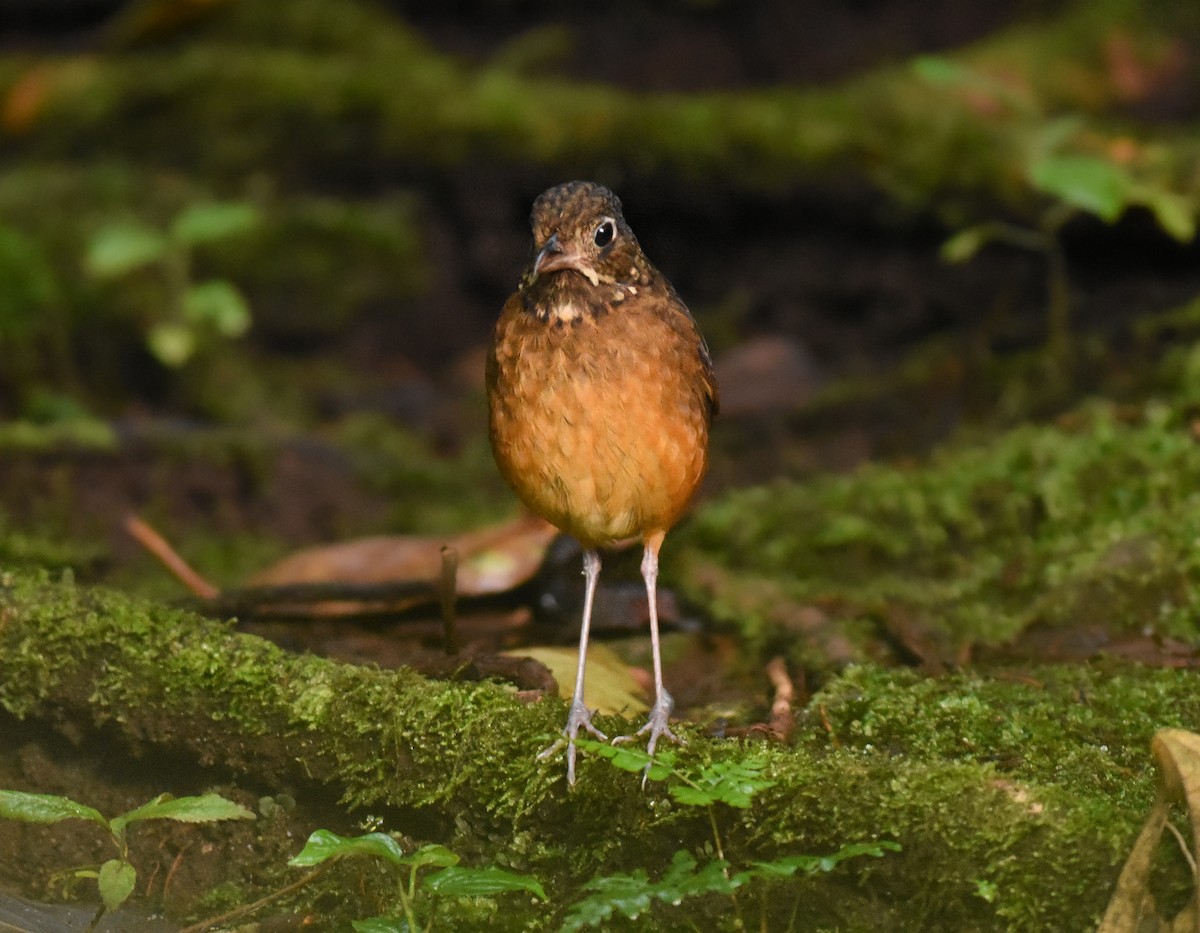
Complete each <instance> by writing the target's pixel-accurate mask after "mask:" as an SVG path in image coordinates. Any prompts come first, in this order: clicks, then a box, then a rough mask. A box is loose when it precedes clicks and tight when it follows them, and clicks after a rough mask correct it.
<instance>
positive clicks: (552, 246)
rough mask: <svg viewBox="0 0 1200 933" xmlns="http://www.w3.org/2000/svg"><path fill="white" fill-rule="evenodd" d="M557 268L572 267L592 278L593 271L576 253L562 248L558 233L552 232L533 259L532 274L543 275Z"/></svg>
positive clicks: (535, 275)
mask: <svg viewBox="0 0 1200 933" xmlns="http://www.w3.org/2000/svg"><path fill="white" fill-rule="evenodd" d="M559 269H574V270H575V271H576V272H579V273H580V274H582V275H584V276H585V277H587V278H589V279H590V278H592V276H594V275H595V273H594V272H593V271H592V268H591V266H589V265H588V264H587V263H586V262H585V261H584V259H583V257H582V256H580V255H579V254H578V253H575V252H572V251H570V250H565V249H563V245H562V243H560V242H559V239H558V234H557V233H556V234H554V235H553V236H551V237H550V239H548V240H547V241H546V245H545V246H543V247H542V250H541V252H540V253H538V254H537V258H536V259H534V260H533V276H534V278H537V277H538V276H539V275H544V274H546V273H547V272H557V271H558V270H559Z"/></svg>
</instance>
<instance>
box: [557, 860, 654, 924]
mask: <svg viewBox="0 0 1200 933" xmlns="http://www.w3.org/2000/svg"><path fill="white" fill-rule="evenodd" d="M584 890H587V891H590V892H591V893H590V894H589V895H588V896H587V897H585V898H583V899H582V900H580V901H576V902H575V903H574V904H573V905H572V906H571V910H570V911H569V912H568V913H567V916H566V918H565V919H564V920H563V925H562V931H563V933H576V931H578V930H583V929H586V928H587V927H599V926H602V925H604V924H605V923H606V922H607V921H608V920H609V918H611V917H612V916H613V915H614V914H619V915H620V916H622V917H626V918H628V919H629V920H636V919H637V918H638V917H640V916H641V915H642V914H643V913H645V912H646V911H647V910H648V909H649V908H650V905H651V903H653V893H654V885H653V884H652V883H651V882H650V876H649V875H647V874H646V872H645V870H644V869H641V868H638V869H636V870H635V871H634V872H633V873H632V874H628V875H626V874H618V875H606V876H603V877H600V878H593V879H592V880H591V881H589V882H588V883H587V885H585V887H584Z"/></svg>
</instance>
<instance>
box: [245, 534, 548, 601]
mask: <svg viewBox="0 0 1200 933" xmlns="http://www.w3.org/2000/svg"><path fill="white" fill-rule="evenodd" d="M557 534H558V531H557V530H556V529H555V528H554V526H553V525H550V524H549V523H548V522H545V521H543V520H542V519H540V518H537V517H536V516H533V515H525V516H523V517H521V518H518V519H516V520H514V521H511V522H506V523H504V524H503V525H492V526H489V527H487V528H480V529H477V530H475V531H468V532H465V533H463V534H460V535H453V536H450V537H437V538H417V537H407V536H377V537H372V538H360V539H357V540H354V541H345V542H342V543H339V544H330V545H322V546H320V547H312V548H306V549H305V550H303V551H297V552H296V553H295V554H291V555H289V556H288V557H285V558H283V559H282V560H280V561H278V562H277V563H275V564H272V565H271V566H270V567H267V568H265V569H263V570H261V571H259V572H258V573H256V574H254V576H252V577H251V578H250V579H249V580H248V581H247V589H248V590H250V591H253V590H254V589H258V588H262V587H272V588H273V587H303V586H319V585H323V584H331V585H345V586H347V587H351V586H368V587H369V586H370V585H372V584H379V585H381V586H382V585H392V584H404V583H418V584H428V589H427V590H426V591H425V592H424V593H423V594H421V593H414V594H413V595H409V596H401V595H394V596H389V597H386V598H385V599H382V600H381V599H373V598H369V597H368V596H366V595H364V600H367V601H364V600H359V599H349V598H347V599H321V600H317V601H313V602H302V601H301V600H299V599H295V600H294V601H290V600H285V601H280V600H275V601H272V600H270V599H268V600H266V602H265V603H264V604H262V605H260V606H259V607H258V608H259V609H261V610H263V611H270V612H283V611H286V612H289V613H295V614H301V615H320V616H329V615H349V614H353V613H357V612H363V611H367V610H370V611H375V612H379V611H384V610H386V611H399V610H401V609H405V608H409V607H411V606H414V605H417V604H420V603H422V602H428V601H431V600H432V599H435V598H436V596H434V595H433V594H436V593H437V591H438V589H437V588H438V584H439V580H440V577H441V573H442V549H443V548H453V549H454V551H455V552H456V553H457V556H458V582H457V593H458V595H459V596H468V597H470V596H487V595H491V594H495V593H503V592H506V591H508V590H511V589H513V588H514V587H517V586H520V585H521V584H522V583H524V582H526V581H527V580H529V579H530V578H531V577H532V576H533V575H534V574H535V573H536V572H537V570H538V568H539V567H540V566H541V563H542V559H543V558H544V557H545V553H546V548H547V547H548V546H549V544H550V542H551V541H552V540H554V537H555V536H556V535H557Z"/></svg>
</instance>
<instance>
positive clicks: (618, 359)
mask: <svg viewBox="0 0 1200 933" xmlns="http://www.w3.org/2000/svg"><path fill="white" fill-rule="evenodd" d="M637 297H638V296H636V294H634V295H629V294H625V296H624V297H623V298H622V300H621V301H619V302H614V303H612V304H610V305H609V306H608V307H607V308H606V310H605V311H604V312H602V313H598V314H597V313H590V312H589V311H588V309H587V307H586V306H584V307H580V306H579V302H578V301H576V300H574V299H572V298H570V297H567V298H564V299H561V300H560V301H558V302H557V303H554V304H545V305H543V306H542V308H543V311H544V313H540V314H539V313H529V312H528V310H526V309H525V308H524V307H523V306H522V305H521V304H520V303H519V302H515V301H510V303H509V305H508V306H506V309H505V313H504V314H502V315H501V318H500V321H499V322H498V324H497V329H496V335H495V342H494V345H493V351H492V355H491V359H490V360H489V367H488V370H489V371H488V394H489V412H490V427H491V438H492V445H493V448H494V450H495V453H496V459H497V462H498V464H499V465H500V468H501V471H502V472H503V473H504V475H505V477H506V478H507V479H508V481H509V483H510V484H511V485H512V486H513V488H514V489H515V490H516V492H517V494H518V495H519V496H520V497H521V499H522V500H523V501H524V502H525V503H526V504H527V505H528V506H529V507H530V508H531V509H533V510H534V511H535V512H537V513H539V514H541V515H542V516H544V517H545V518H547V519H549V520H550V521H551V522H553V523H554V524H555V525H557V526H558V527H560V528H562V529H564V530H565V531H567V532H569V533H571V534H574V535H575V536H576V537H578V538H580V539H581V540H582V541H584V542H585V543H587V544H600V543H605V542H611V541H614V540H619V539H621V538H625V537H630V536H633V535H645V534H648V533H651V532H653V531H658V530H664V531H665V530H666V529H667V528H669V527H670V525H671V524H673V523H674V521H675V520H676V519H677V518H678V516H679V513H680V512H681V511H682V510H683V508H684V507H685V506H686V504H687V502H688V500H689V499H690V497H691V495H692V493H693V491H694V490H695V488H696V486H697V485H698V484H699V482H700V479H701V477H702V476H703V473H704V467H705V460H706V448H707V438H708V410H707V399H706V396H705V391H704V385H703V383H702V380H700V378H699V376H698V374H697V372H696V370H697V368H698V367H699V362H698V340H699V338H698V336H695V337H694V339H693V340H689V339H688V331H687V330H686V329H680V328H678V327H675V326H672V324H671V322H670V321H669V320H668V319H666V318H664V317H663V316H662V315H661V314H656V313H651V309H648V308H646V307H644V306H643V303H642V302H640V301H638V300H635V299H637ZM684 313H686V312H684ZM690 333H692V334H694V333H695V331H694V327H692V328H691V331H690Z"/></svg>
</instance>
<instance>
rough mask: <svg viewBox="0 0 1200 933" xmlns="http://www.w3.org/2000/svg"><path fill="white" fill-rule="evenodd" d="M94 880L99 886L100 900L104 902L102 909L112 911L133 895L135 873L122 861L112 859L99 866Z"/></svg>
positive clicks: (131, 867) (135, 879)
mask: <svg viewBox="0 0 1200 933" xmlns="http://www.w3.org/2000/svg"><path fill="white" fill-rule="evenodd" d="M96 880H97V882H98V883H99V885H100V900H102V901H104V909H105V910H108V911H113V910H116V909H117V908H118V907H120V906H121V905H122V904H124V903H125V901H126V899H127V898H128V897H129V895H130V894H132V893H133V886H134V885H135V884H137V871H136V869H134V867H133V866H132V865H130V864H129V863H128V862H126V861H125V860H124V859H119V858H112V859H109V860H108V861H107V862H105V863H104V864H103V865H101V866H100V872H99V874H98V875H97V877H96Z"/></svg>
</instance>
